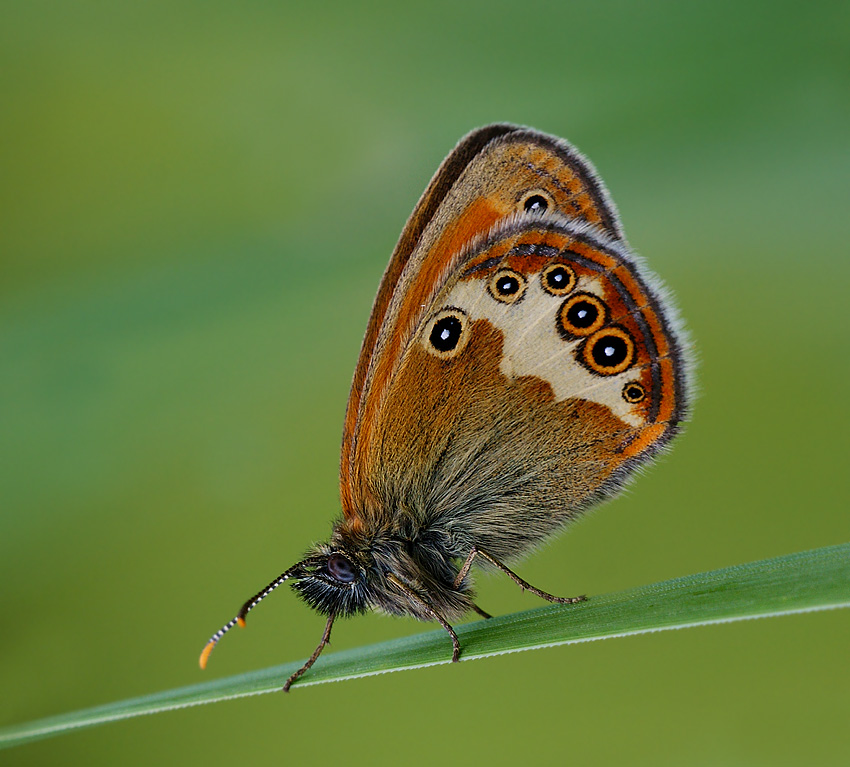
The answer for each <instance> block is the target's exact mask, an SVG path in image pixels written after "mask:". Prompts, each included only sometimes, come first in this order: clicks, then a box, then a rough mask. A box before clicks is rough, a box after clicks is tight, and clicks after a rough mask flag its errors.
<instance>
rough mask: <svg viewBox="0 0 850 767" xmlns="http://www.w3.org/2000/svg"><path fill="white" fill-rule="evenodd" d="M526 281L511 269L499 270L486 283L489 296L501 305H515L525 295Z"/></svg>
mask: <svg viewBox="0 0 850 767" xmlns="http://www.w3.org/2000/svg"><path fill="white" fill-rule="evenodd" d="M527 287H528V280H526V279H525V277H524V276H523V275H522V274H520V273H519V272H515V271H514V270H513V269H499V271H497V272H496V273H495V274H494V275H493V276H492V277H491V278H490V281H489V282H488V283H487V290H489V291H490V295H491V296H493V298H495V299H496V300H497V301H501V302H502V303H503V304H515V303H516V302H517V301H519V300H520V299H521V298H522V297H523V295H524V294H525V289H526V288H527Z"/></svg>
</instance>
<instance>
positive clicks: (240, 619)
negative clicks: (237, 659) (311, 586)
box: [198, 559, 308, 669]
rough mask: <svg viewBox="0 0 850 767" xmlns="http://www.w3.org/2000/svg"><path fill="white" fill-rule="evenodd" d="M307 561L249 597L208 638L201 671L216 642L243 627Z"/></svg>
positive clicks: (202, 655) (205, 665)
mask: <svg viewBox="0 0 850 767" xmlns="http://www.w3.org/2000/svg"><path fill="white" fill-rule="evenodd" d="M307 561H308V560H306V559H305V560H303V561H301V562H298V564H295V565H293V566H292V567H290V568H289V569H288V570H287V571H286V572H285V573H281V574H280V575H278V577H277V578H275V579H274V580H273V581H272V582H271V583H270V584H269V585H268V586H266V587H265V588H264V589H263V590H262V591H261V592H259V593H258V594H255V595H254V596H253V597H251V598H250V599H249V600H248V601H247V602H246V603H245V604H244V605H242V607H241V608H240V610H239V612H238V613H237V614H236V617H235V618H233V620H230V621H228V622H227V623H225V624H224V625H223V626H222V627H221V628H220V629H219V630H218V631H216V632H215V634H213V635H212V636H211V637H210V641H209V642H207V644H206V646H205V647H204V649H203V650H202V651H201V657H200V659H199V660H198V662H199V664H200V666H201V668H202V669H205V668H206V667H207V660H208V659H209V657H210V653H211V652H212V651H213V647H215V646H216V645H217V644H218V640H219V639H221V638H222V637H223V636H224V635H225V634H226V633H227V632H228V631H230V629H232V628H233V627H234V626H235V625H236V624H237V623H238V624H239V626H240V627H242V628H244V627H245V616H246V615H247V614H248V613H249V612H251V610H253V609H254V608H255V607H256V606H257V605H258V604H260V602H262V601H263V600H264V599H265V598H266V597H267V596H268V595H269V594H271V593H272V592H273V591H274V590H275V589H276V588H277V587H278V586H280V585H281V584H282V583H284V582H285V581H288V580H289V579H290V578H291V577H292V576H293V575H294V574H295V572H296V571H297V570H298V569H299V568H300V567H301V566H302V565H303V564H305V563H306V562H307Z"/></svg>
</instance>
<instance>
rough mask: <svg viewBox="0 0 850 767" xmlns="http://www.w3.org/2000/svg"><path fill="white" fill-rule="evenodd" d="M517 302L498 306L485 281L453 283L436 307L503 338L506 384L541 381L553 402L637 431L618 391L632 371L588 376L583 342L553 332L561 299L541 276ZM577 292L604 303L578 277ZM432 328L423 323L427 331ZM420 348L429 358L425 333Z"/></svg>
mask: <svg viewBox="0 0 850 767" xmlns="http://www.w3.org/2000/svg"><path fill="white" fill-rule="evenodd" d="M526 276H527V279H528V284H527V285H526V286H525V291H524V294H523V295H522V297H521V300H517V301H515V302H513V303H503V302H501V301H497V300H496V299H495V298H493V296H492V295H491V294H490V292H489V290H488V287H487V280H482V279H471V280H461V281H458V282H457V283H456V284H455V285H454V286H453V287H452V288H451V289H450V290H449V292H448V294H446V295H445V296H444V298H443V300H442V301H441V302H440V306H441V307H453V308H456V309H460V310H462V311H463V312H464V313H465V314H466V315H467V316H468V318H469V322H470V325H471V323H474V322H475V321H476V320H486V321H488V322H489V323H490V324H491V325H493V326H494V327H495V328H497V329H498V330H500V331H501V332H502V335H503V336H504V346H503V356H502V360H501V363H500V365H499V369H500V370H501V372H502V374H504V375H505V376H506V377H508V378H519V377H521V376H534V377H536V378H540V379H542V380H544V381H546V382H547V383H548V384H549V385H550V386H551V387H552V391H553V392H554V394H555V400H556V401H557V402H560V401H562V400H565V399H568V398H572V397H577V398H580V399H585V400H588V401H591V402H596V403H598V404H600V405H605V406H607V407H608V408H609V409H610V410H611V412H612V413H614V415H615V416H617V417H618V418H619V419H620V420H621V421H623V422H624V423H626V424H628V425H629V426H633V427H636V428H637V427H640V426H642V425H643V424H644V419H643V418H642V417H641V415H640V414H639V412H638V410H637V408H635V407H634V406H633V405H631V404H630V403H628V402H627V401H625V400H624V399H623V396H622V391H623V387H624V386H625V385H626V384H627V383H628V382H629V381H631V380H634V378H635V374H636V369H637V366H631V367H629V368H627V369H626V370H624V371H623V372H622V373H618V374H616V375H606V376H601V375H598V374H595V373H593V372H591V371H590V370H588V369H587V368H586V367H585V366H584V365H582V363H581V362H579V361H578V359H577V355H578V351H579V347H580V345H581V343H582V339H578V340H575V341H573V340H565V339H564V337H563V336H561V334H560V333H559V332H558V330H557V322H556V318H557V314H558V310H559V308H560V306H561V304H562V303H563V302H564V297H563V296H553V295H550V294H549V293H547V292H546V291H545V290H544V289H543V286H542V285H541V282H540V272H536V273H531V274H528V275H526ZM575 290H576V291H583V292H585V293H592V294H593V295H596V296H599V297H600V298H603V297H604V292H603V288H602V284H601V282H600V281H599V280H598V279H595V278H590V277H580V278H579V280H578V283H577V285H576V288H575ZM430 326H431V323H426V324H425V327H426V328H428V327H430ZM470 331H471V332H474V331H473V330H472V328H470ZM421 342H422V343H423V345H424V346H425V348H426V349H427V350H428V351H429V352H430V353H434V350H433V348H431V345H430V344H429V340H428V337H427V333H426V335H425V336H423V337H422V338H421Z"/></svg>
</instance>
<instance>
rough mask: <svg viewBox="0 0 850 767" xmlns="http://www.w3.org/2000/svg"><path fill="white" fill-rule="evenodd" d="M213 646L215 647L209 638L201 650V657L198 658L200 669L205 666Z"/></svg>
mask: <svg viewBox="0 0 850 767" xmlns="http://www.w3.org/2000/svg"><path fill="white" fill-rule="evenodd" d="M213 647H215V642H214V641H212V640H210V641H209V642H207V644H206V647H204V649H203V650H202V651H201V657H200V658H199V659H198V663H199V664H200V666H201V670H203V669H205V668H206V667H207V660H208V659H209V657H210V653H211V652H212V651H213Z"/></svg>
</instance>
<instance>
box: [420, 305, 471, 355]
mask: <svg viewBox="0 0 850 767" xmlns="http://www.w3.org/2000/svg"><path fill="white" fill-rule="evenodd" d="M424 340H425V348H426V349H427V350H428V351H429V352H431V354H434V355H436V356H437V357H440V358H441V359H451V358H452V357H455V356H457V355H458V354H460V353H461V352H462V351H463V348H464V347H465V346H466V342H467V341H468V340H469V320H468V318H467V316H466V314H464V313H463V312H462V311H461V310H460V309H454V308H451V309H443V311H441V312H439V313H438V314H437V315H436V316H435V317H434V319H432V320H431V322H430V323H429V324H428V326H427V328H426V329H425V339H424Z"/></svg>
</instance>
